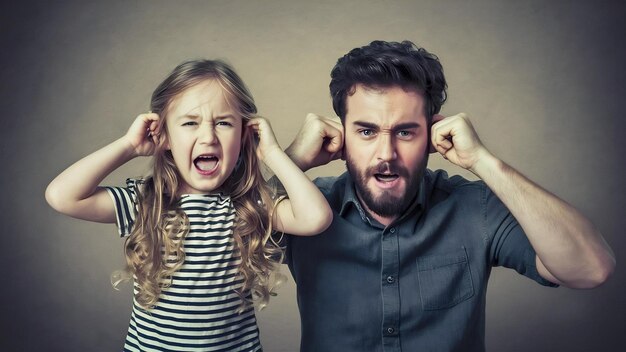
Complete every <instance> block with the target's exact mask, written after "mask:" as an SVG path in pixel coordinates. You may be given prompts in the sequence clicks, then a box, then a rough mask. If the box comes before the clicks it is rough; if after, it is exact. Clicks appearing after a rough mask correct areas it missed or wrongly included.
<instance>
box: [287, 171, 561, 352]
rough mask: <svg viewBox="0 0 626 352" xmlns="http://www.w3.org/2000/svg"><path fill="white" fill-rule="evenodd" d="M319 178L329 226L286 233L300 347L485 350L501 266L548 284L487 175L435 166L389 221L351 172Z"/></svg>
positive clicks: (324, 351) (343, 350)
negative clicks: (367, 203) (491, 288)
mask: <svg viewBox="0 0 626 352" xmlns="http://www.w3.org/2000/svg"><path fill="white" fill-rule="evenodd" d="M315 183H316V184H317V186H318V187H319V188H320V190H321V191H322V193H324V195H325V196H326V198H327V199H328V202H329V203H330V206H331V207H332V208H333V211H334V219H333V222H332V224H331V225H330V227H329V228H328V229H327V230H326V231H324V232H323V233H321V234H319V235H317V236H311V237H299V236H288V237H287V263H288V265H289V269H290V270H291V273H292V275H293V277H294V280H295V282H296V284H297V291H298V292H297V297H298V307H299V309H300V316H301V322H302V340H301V351H317V352H330V351H338V352H339V351H341V352H347V351H359V352H362V351H368V352H369V351H385V352H392V351H394V352H395V351H484V350H485V342H484V340H485V295H486V290H487V280H488V279H489V274H490V272H491V268H492V267H493V266H504V267H508V268H512V269H515V270H516V271H518V272H519V273H520V274H523V275H525V276H527V277H529V278H531V279H533V280H535V281H537V282H539V283H540V284H543V285H547V286H556V285H554V284H552V283H550V282H549V281H547V280H545V279H543V278H542V277H541V276H540V275H539V274H538V272H537V269H536V267H535V252H534V250H533V248H532V247H531V245H530V243H529V242H528V239H527V238H526V235H525V234H524V232H523V230H522V228H521V227H520V226H519V224H518V223H517V221H516V220H515V218H513V216H512V215H511V214H510V212H509V211H508V209H507V208H506V207H505V206H504V205H503V204H502V202H501V201H500V200H499V199H498V198H497V197H496V196H495V195H494V194H493V193H492V192H491V190H489V188H488V187H487V186H486V185H485V184H484V183H483V182H470V181H467V180H465V179H463V178H461V177H459V176H453V177H451V178H448V175H447V174H446V173H445V172H444V171H441V170H439V171H436V172H432V171H430V170H427V171H426V173H425V175H424V178H423V180H422V183H421V185H420V188H419V195H418V196H417V199H416V200H415V201H414V202H413V204H412V206H411V207H410V208H409V209H408V210H407V211H406V212H405V214H403V215H402V216H401V217H400V218H398V220H396V221H394V222H393V223H391V224H390V225H389V226H387V227H385V226H382V225H381V224H380V223H378V222H377V221H376V220H374V219H373V218H371V217H369V216H368V214H367V213H366V212H365V211H364V210H363V208H362V207H361V205H360V203H359V201H358V199H357V197H356V194H355V191H354V184H353V183H352V181H351V179H350V177H349V175H347V174H343V175H342V176H340V177H330V178H320V179H316V180H315Z"/></svg>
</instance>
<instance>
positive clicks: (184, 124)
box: [181, 121, 198, 126]
mask: <svg viewBox="0 0 626 352" xmlns="http://www.w3.org/2000/svg"><path fill="white" fill-rule="evenodd" d="M197 124H198V123H197V122H196V121H185V122H183V124H182V125H181V126H195V125H197Z"/></svg>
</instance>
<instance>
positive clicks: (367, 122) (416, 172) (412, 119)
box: [344, 85, 430, 220]
mask: <svg viewBox="0 0 626 352" xmlns="http://www.w3.org/2000/svg"><path fill="white" fill-rule="evenodd" d="M346 107H347V113H346V117H345V120H344V130H345V135H344V143H345V146H344V148H345V150H344V151H345V158H346V164H347V167H348V172H349V173H350V175H351V176H352V179H353V180H354V182H355V185H356V191H357V195H358V197H359V199H360V201H361V203H362V204H363V205H364V206H365V207H366V208H367V210H369V211H370V212H371V213H374V214H377V215H379V216H380V217H382V218H385V219H388V220H393V219H395V218H397V217H398V216H400V215H401V214H402V212H403V211H404V210H406V209H407V208H408V206H409V205H410V203H411V201H413V200H414V198H415V196H416V194H417V192H418V187H419V184H420V181H421V178H422V175H423V173H424V170H425V169H426V164H427V162H428V149H429V148H428V146H429V145H430V142H429V139H428V136H429V133H428V128H429V126H428V123H427V119H426V114H425V113H424V98H423V96H422V94H420V93H418V92H415V91H411V90H409V91H405V90H404V89H402V88H401V87H390V88H384V89H370V88H366V87H364V86H362V85H357V86H356V89H355V92H354V94H353V95H351V96H348V98H347V100H346Z"/></svg>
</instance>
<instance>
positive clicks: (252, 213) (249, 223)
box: [125, 60, 283, 309]
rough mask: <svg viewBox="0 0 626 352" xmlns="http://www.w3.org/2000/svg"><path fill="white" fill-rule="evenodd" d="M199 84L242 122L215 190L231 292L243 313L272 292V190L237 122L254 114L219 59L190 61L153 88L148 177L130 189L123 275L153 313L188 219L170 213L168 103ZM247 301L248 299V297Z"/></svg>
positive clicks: (174, 208)
mask: <svg viewBox="0 0 626 352" xmlns="http://www.w3.org/2000/svg"><path fill="white" fill-rule="evenodd" d="M206 80H215V81H216V82H218V83H219V84H220V85H221V87H222V89H223V90H224V91H225V92H226V93H227V94H226V95H227V97H228V99H229V103H230V104H233V107H234V108H235V109H236V111H238V112H239V114H240V116H241V117H242V119H243V125H244V129H243V131H244V132H243V133H242V141H241V143H242V147H241V154H240V161H239V162H238V166H237V167H235V170H234V171H233V173H232V174H231V175H230V177H229V178H228V179H227V180H226V181H225V182H224V185H222V187H221V189H222V190H223V191H224V192H225V193H227V194H229V195H230V197H231V200H232V202H233V205H234V208H235V212H236V223H235V229H234V240H235V250H236V251H237V253H238V254H240V255H241V264H240V266H239V268H238V269H239V273H240V275H241V277H242V278H243V287H242V288H241V290H240V291H239V292H238V294H239V295H240V296H241V298H242V302H243V304H242V305H241V307H240V309H244V308H245V307H247V306H248V305H249V304H251V303H252V301H260V303H261V305H262V306H263V305H265V304H267V302H268V300H269V296H270V295H271V294H272V285H273V284H274V283H273V282H272V281H273V280H270V278H271V277H273V275H272V273H273V271H274V269H275V266H276V264H277V263H278V262H280V261H281V260H282V255H283V254H282V250H281V249H280V248H279V247H278V246H277V245H276V244H275V242H274V241H272V240H270V234H271V230H272V228H271V216H272V210H273V207H274V205H275V201H274V199H273V198H275V192H273V191H272V189H271V188H270V187H269V186H268V184H267V182H266V181H265V180H264V178H263V175H262V172H261V169H260V165H259V160H258V158H257V154H256V151H255V147H256V145H255V142H254V136H253V134H252V133H248V132H245V131H246V128H245V123H246V121H248V120H249V119H250V117H251V116H252V115H254V114H256V112H257V110H256V105H255V104H254V100H253V98H252V95H251V94H250V92H249V91H248V89H247V88H246V86H245V84H244V83H243V81H242V80H241V78H240V77H239V76H238V75H237V74H236V73H235V71H234V70H233V69H232V68H231V67H230V66H229V65H228V64H226V63H224V62H223V61H220V60H194V61H187V62H184V63H182V64H180V65H179V66H177V67H176V68H175V69H174V70H173V71H172V73H171V74H170V75H169V76H168V77H167V78H166V79H165V80H164V81H163V82H162V83H161V84H160V85H159V86H158V87H157V88H156V89H155V91H154V93H153V94H152V99H151V104H150V106H151V110H152V112H154V113H156V114H158V115H159V116H160V119H159V124H160V126H159V127H160V131H161V132H160V135H159V138H158V142H157V146H156V150H155V153H154V160H153V171H152V176H149V177H147V178H146V180H145V182H144V183H143V185H142V187H141V188H140V189H138V190H137V192H136V193H137V197H138V213H137V217H136V221H135V224H134V226H133V229H132V232H131V235H130V236H129V237H128V238H127V240H126V244H125V254H126V271H127V272H129V273H132V274H134V277H135V280H136V283H135V286H136V290H137V292H136V295H135V298H136V301H137V303H138V304H139V305H141V306H142V307H143V308H147V309H149V308H151V307H153V306H154V305H155V304H156V303H157V301H158V298H159V295H160V293H161V290H162V289H163V288H165V287H168V286H169V285H170V284H171V280H172V276H173V274H174V273H175V272H176V271H177V270H178V269H179V268H180V267H181V266H182V264H183V262H184V260H185V252H184V249H183V240H184V238H185V236H186V235H187V233H188V232H189V219H188V218H187V216H186V215H185V213H184V212H183V211H182V210H181V209H180V208H179V207H178V205H177V204H178V201H179V194H178V192H179V184H180V180H181V176H180V175H179V173H178V171H177V169H176V166H175V164H174V159H173V157H172V153H171V151H169V150H167V149H166V148H165V146H166V138H167V129H166V127H167V126H166V124H165V120H166V119H165V115H166V114H167V112H168V108H169V106H170V104H171V103H172V101H173V100H174V99H175V98H176V97H177V96H178V95H179V94H180V93H182V92H183V91H184V90H186V89H188V88H189V87H192V86H194V85H196V84H199V83H201V82H204V81H206ZM249 294H250V295H251V299H250V298H248V297H249V296H248V295H249Z"/></svg>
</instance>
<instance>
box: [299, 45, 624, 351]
mask: <svg viewBox="0 0 626 352" xmlns="http://www.w3.org/2000/svg"><path fill="white" fill-rule="evenodd" d="M446 87H447V86H446V81H445V78H444V75H443V70H442V67H441V64H440V63H439V60H438V59H437V57H436V56H434V55H432V54H430V53H428V52H427V51H426V50H424V49H422V48H417V47H415V46H414V45H413V43H411V42H402V43H395V42H381V41H375V42H372V43H371V44H370V45H367V46H365V47H362V48H357V49H354V50H352V51H350V52H349V53H348V54H347V55H345V56H344V57H342V58H340V59H339V60H338V62H337V65H336V66H335V67H334V69H333V70H332V73H331V83H330V91H331V96H332V99H333V107H334V109H335V112H336V113H337V115H338V116H339V119H335V118H325V117H320V116H316V115H312V114H310V115H309V116H307V119H306V122H305V125H304V126H303V127H302V129H301V130H300V132H299V134H298V135H297V137H296V139H295V140H294V142H293V143H292V144H291V145H290V146H289V148H287V153H288V154H289V155H290V157H291V158H292V159H293V160H294V161H295V162H296V164H298V166H300V167H301V168H302V169H303V170H308V169H310V168H312V167H315V166H319V165H323V164H326V163H328V162H330V161H331V160H334V159H337V158H340V157H341V158H343V159H345V161H346V165H347V169H348V172H347V173H345V174H343V175H341V176H339V177H330V178H321V179H318V180H316V184H317V185H318V187H319V188H320V189H321V190H322V192H323V193H324V194H325V196H326V198H327V199H328V201H329V203H330V205H331V207H332V208H333V210H334V215H335V218H334V220H333V223H332V225H331V226H330V227H329V228H328V229H327V230H326V231H324V232H323V233H321V234H320V235H318V236H313V237H306V238H304V237H303V238H300V237H297V238H296V237H295V236H289V237H288V242H287V262H288V264H289V268H290V270H291V272H292V274H293V277H294V279H295V281H296V284H297V287H298V305H299V309H300V315H301V320H302V341H301V349H302V351H324V352H326V351H385V352H389V351H483V350H485V342H484V336H485V296H486V289H487V280H488V278H489V274H490V271H491V268H492V267H493V266H504V267H508V268H512V269H515V270H516V271H518V272H519V273H520V274H523V275H525V276H527V277H529V278H531V279H533V280H535V281H537V282H538V283H540V284H542V285H546V286H557V285H564V286H568V287H572V288H591V287H595V286H597V285H600V284H601V283H602V282H604V281H605V280H606V279H607V277H608V276H609V275H610V274H611V272H612V271H613V268H614V266H615V260H614V257H613V253H612V251H611V249H610V248H609V247H608V245H607V244H606V242H605V241H604V240H603V238H602V236H601V234H600V233H599V232H598V231H597V229H596V228H595V227H594V226H593V225H592V224H591V222H590V221H589V220H588V219H587V218H585V217H584V216H583V215H582V214H581V213H579V212H578V211H577V210H576V209H574V208H573V207H572V206H570V205H569V204H567V203H565V202H564V201H562V200H561V199H559V198H557V197H555V196H554V195H552V194H550V193H548V192H547V191H545V190H543V189H542V188H540V187H539V186H537V185H536V184H534V183H532V182H531V181H530V180H528V179H526V178H525V177H524V176H522V175H521V174H520V173H518V172H517V171H515V170H514V169H513V168H511V167H510V166H508V165H507V164H505V163H504V162H502V161H501V160H499V159H497V158H496V157H495V156H494V155H492V154H491V153H490V152H489V151H488V150H487V149H486V148H485V147H484V146H483V145H482V143H481V141H480V140H479V138H478V136H477V134H476V132H475V131H474V128H473V127H472V125H471V123H470V121H469V119H468V118H467V116H466V115H465V114H458V115H455V116H450V117H447V118H443V116H441V115H438V113H439V111H440V109H441V105H442V104H443V103H444V101H445V99H446ZM434 151H436V152H439V153H440V154H442V155H443V156H444V157H445V158H446V159H448V160H449V161H450V162H452V163H453V164H455V165H458V166H460V167H463V168H465V169H467V170H470V171H471V172H473V173H474V174H475V175H477V176H478V177H479V178H481V180H482V181H479V182H470V181H467V180H465V179H463V178H461V177H458V176H453V177H448V176H447V174H446V173H445V172H444V171H441V170H438V171H430V170H428V169H426V164H427V160H428V155H429V152H434Z"/></svg>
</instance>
